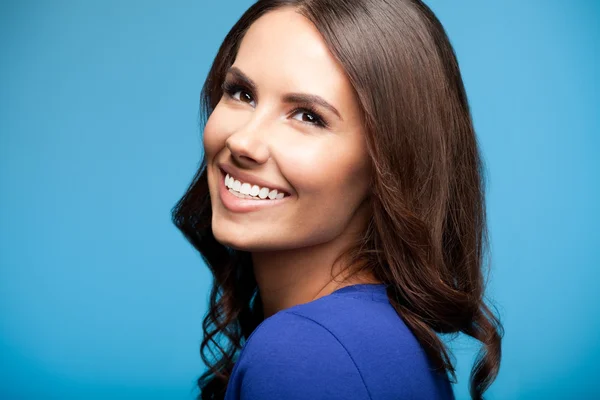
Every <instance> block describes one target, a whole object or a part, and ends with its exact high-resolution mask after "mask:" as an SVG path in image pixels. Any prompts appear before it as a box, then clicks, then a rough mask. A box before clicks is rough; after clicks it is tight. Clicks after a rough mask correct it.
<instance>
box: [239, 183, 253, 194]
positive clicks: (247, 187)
mask: <svg viewBox="0 0 600 400" xmlns="http://www.w3.org/2000/svg"><path fill="white" fill-rule="evenodd" d="M251 189H252V187H251V186H250V184H249V183H243V184H242V187H241V188H240V193H243V194H250V190H251Z"/></svg>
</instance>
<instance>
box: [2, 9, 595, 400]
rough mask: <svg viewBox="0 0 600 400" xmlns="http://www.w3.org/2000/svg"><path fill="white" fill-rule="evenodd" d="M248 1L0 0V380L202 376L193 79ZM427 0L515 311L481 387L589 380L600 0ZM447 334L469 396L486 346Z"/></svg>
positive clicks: (9, 385)
mask: <svg viewBox="0 0 600 400" xmlns="http://www.w3.org/2000/svg"><path fill="white" fill-rule="evenodd" d="M216 3H219V4H216ZM250 3H251V2H250V1H227V2H205V1H201V0H195V1H175V2H173V1H166V0H165V1H162V2H159V1H137V0H136V1H134V0H128V1H117V0H110V1H108V0H107V1H102V2H91V1H58V0H57V1H37V2H35V1H12V2H11V1H3V2H1V3H0V46H1V49H2V56H1V58H0V398H3V399H4V398H7V399H10V398H24V399H40V398H61V399H71V398H72V399H75V398H86V399H106V398H115V399H116V398H169V399H175V398H179V399H191V398H192V397H193V395H194V394H195V392H194V390H193V388H194V383H195V382H194V381H195V379H196V378H197V377H198V375H199V374H200V373H201V372H202V371H203V365H202V364H201V362H200V358H199V355H198V348H199V343H200V340H201V320H202V317H203V315H204V313H205V312H206V304H207V298H208V290H209V287H210V279H211V277H210V274H209V273H208V271H207V269H206V268H205V266H204V265H203V263H202V261H201V259H200V257H199V256H198V255H197V254H196V253H195V252H194V250H193V249H192V247H191V246H190V245H189V244H187V242H186V241H185V240H184V238H183V237H182V236H181V235H180V233H179V232H178V231H177V230H176V229H175V227H174V226H173V225H172V224H171V222H170V209H171V207H172V206H173V205H174V204H175V202H176V201H177V200H178V198H179V197H180V196H181V195H182V193H183V191H184V190H185V187H186V186H187V184H188V183H189V182H190V180H191V178H192V175H193V173H194V172H195V169H196V168H197V166H198V162H199V160H200V156H201V142H200V133H201V127H199V126H198V98H199V91H200V88H201V85H202V83H203V80H204V78H205V76H206V74H207V72H208V68H209V66H210V62H211V60H212V58H213V57H214V55H215V54H216V51H217V48H218V46H219V44H220V42H221V41H222V39H223V38H224V36H225V34H226V32H227V31H228V30H229V28H230V27H231V26H232V25H233V23H234V22H235V21H236V20H237V18H238V17H239V16H240V15H241V14H242V12H243V11H244V10H245V9H246V8H247V7H248V6H249V5H250ZM485 3H487V4H485ZM428 4H430V6H431V7H432V8H433V10H434V11H435V12H436V13H437V15H438V17H439V18H440V19H441V21H442V23H443V24H444V25H445V27H446V29H447V31H448V33H449V36H450V38H451V40H452V43H453V44H454V46H455V49H456V51H457V54H458V58H459V62H460V65H461V68H462V71H463V75H464V80H465V84H466V87H467V92H468V95H469V98H470V101H471V107H472V111H473V117H474V121H475V126H476V129H477V131H478V134H479V138H480V141H481V145H482V150H483V153H484V157H485V160H486V162H487V168H488V196H489V197H488V212H489V223H490V231H491V245H492V248H491V250H492V263H493V265H492V266H493V272H492V275H491V279H492V280H491V284H490V292H489V294H490V296H491V297H492V298H493V299H494V300H495V301H496V303H497V304H498V306H499V311H500V315H501V317H502V320H503V322H504V324H505V329H506V336H505V341H504V358H503V362H502V367H501V371H500V375H499V377H498V380H497V381H496V383H495V384H494V385H493V386H492V389H491V390H490V392H489V394H490V396H489V398H490V399H540V398H544V399H561V398H573V399H575V398H577V399H591V398H598V397H600V383H599V382H600V372H599V371H600V369H599V368H598V367H597V364H596V363H597V358H598V357H599V356H600V341H599V340H598V332H599V331H600V311H599V306H600V295H599V294H598V292H599V284H598V282H599V280H600V272H599V270H600V251H599V245H600V243H599V242H600V240H599V239H600V235H599V234H598V233H597V228H598V223H599V222H600V218H599V211H598V204H599V203H600V195H599V186H600V179H599V177H598V175H599V172H600V162H599V159H598V157H597V153H598V150H599V144H600V140H599V136H598V135H599V133H600V118H599V115H598V111H599V110H600V65H599V57H600V46H599V44H598V43H599V41H598V40H599V39H600V28H599V25H598V20H599V19H600V3H598V2H596V1H583V0H579V1H577V0H571V1H568V2H565V1H558V0H555V1H550V0H543V1H542V0H537V1H535V0H503V1H502V2H482V1H480V0H456V1H452V2H448V1H444V0H430V1H429V2H428ZM453 348H454V349H455V354H456V358H457V363H458V376H459V383H458V384H457V385H456V386H455V391H456V394H457V396H458V398H459V399H464V398H467V394H468V392H467V379H468V374H469V371H470V368H471V365H472V361H473V356H474V354H475V350H476V349H477V347H476V345H475V343H473V342H472V341H469V340H459V341H457V342H456V343H454V344H453Z"/></svg>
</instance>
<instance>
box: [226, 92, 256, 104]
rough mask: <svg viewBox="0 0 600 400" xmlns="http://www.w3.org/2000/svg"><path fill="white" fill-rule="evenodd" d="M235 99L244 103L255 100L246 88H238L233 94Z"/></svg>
mask: <svg viewBox="0 0 600 400" xmlns="http://www.w3.org/2000/svg"><path fill="white" fill-rule="evenodd" d="M231 97H233V98H234V99H235V100H238V101H241V102H243V103H248V104H250V103H252V102H253V101H254V100H253V99H252V95H251V94H250V93H248V92H246V91H245V90H237V91H236V92H235V93H233V94H232V95H231Z"/></svg>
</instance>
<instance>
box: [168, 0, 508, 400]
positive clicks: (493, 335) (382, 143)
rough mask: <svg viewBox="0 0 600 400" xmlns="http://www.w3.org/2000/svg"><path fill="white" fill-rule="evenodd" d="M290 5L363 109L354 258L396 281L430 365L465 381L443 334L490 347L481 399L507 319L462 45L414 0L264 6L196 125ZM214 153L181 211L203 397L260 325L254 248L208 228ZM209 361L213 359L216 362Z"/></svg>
mask: <svg viewBox="0 0 600 400" xmlns="http://www.w3.org/2000/svg"><path fill="white" fill-rule="evenodd" d="M286 5H287V6H293V7H295V9H296V10H297V12H299V13H300V14H302V15H304V16H305V17H306V18H308V19H309V20H310V21H312V23H313V24H314V25H315V26H316V28H317V29H318V30H319V32H320V33H321V35H322V36H323V38H324V40H325V42H326V43H327V45H328V47H329V49H330V51H331V53H332V54H333V56H334V57H335V58H336V59H337V61H338V62H339V63H340V64H341V65H342V67H343V68H344V70H345V72H346V74H347V76H348V78H349V80H350V82H351V84H352V85H353V87H354V89H355V91H356V93H357V95H358V101H359V103H360V106H361V108H362V112H363V113H364V121H365V133H366V142H367V147H368V153H369V155H370V159H371V162H372V167H373V191H372V196H371V200H370V201H371V209H372V216H371V219H370V223H369V224H368V227H367V229H366V230H365V232H364V236H363V237H362V240H361V241H360V242H358V243H356V245H355V246H354V247H353V248H352V249H351V251H350V252H349V253H348V255H349V256H350V258H349V259H350V260H352V262H351V263H350V264H352V265H360V266H361V267H360V268H359V269H357V271H356V273H358V272H360V271H365V270H368V271H370V272H372V273H373V274H374V276H375V277H377V278H378V279H379V280H380V281H381V282H383V283H386V284H388V289H387V294H388V298H389V300H390V303H391V304H392V306H393V307H394V308H395V310H396V311H397V313H398V315H399V316H400V317H401V318H402V319H403V320H404V321H405V323H406V324H407V326H408V327H409V328H410V329H411V331H412V332H413V333H414V335H415V336H416V338H417V339H418V340H419V342H420V343H421V345H422V346H423V348H424V350H425V351H426V353H427V355H428V357H429V358H430V359H431V360H432V362H433V365H434V366H435V367H436V368H437V369H438V370H440V371H446V372H447V373H448V374H449V375H451V377H452V381H453V382H456V374H455V369H454V366H453V362H452V359H451V352H450V351H449V350H448V349H447V348H446V345H445V344H444V342H443V341H442V340H441V339H440V337H439V335H438V334H452V335H458V334H459V333H461V332H462V333H465V334H466V335H468V336H470V337H473V338H475V339H477V340H478V341H480V342H481V343H482V347H481V349H480V351H479V353H478V355H477V358H476V360H475V364H474V366H473V368H472V371H471V375H470V381H469V385H470V393H471V396H472V398H473V399H481V398H482V394H483V392H484V391H485V390H486V389H487V388H488V387H489V385H490V384H491V383H492V382H493V381H494V379H495V378H496V376H497V374H498V370H499V367H500V356H501V338H502V336H503V327H502V325H501V323H500V320H499V319H498V317H497V316H496V315H495V314H494V313H492V311H491V310H490V308H489V307H488V305H486V299H485V286H486V282H487V276H484V271H485V270H488V271H489V265H488V264H489V263H488V257H487V255H488V251H487V250H488V236H487V224H486V211H485V187H484V186H485V179H484V172H485V171H484V166H483V162H482V159H481V157H480V152H479V148H478V144H477V139H476V136H475V131H474V128H473V123H472V119H471V114H470V110H469V105H468V102H467V96H466V93H465V89H464V85H463V81H462V78H461V75H460V70H459V67H458V63H457V60H456V56H455V53H454V50H453V48H452V46H451V44H450V42H449V39H448V37H447V35H446V32H445V30H444V28H443V27H442V25H441V23H440V22H439V20H438V19H437V18H436V17H435V15H434V14H433V12H432V11H431V10H430V9H429V8H428V7H427V6H426V5H425V4H423V3H422V2H421V1H419V0H356V1H347V0H260V1H258V2H257V3H255V4H254V5H252V6H251V7H250V9H248V10H247V11H246V13H244V14H243V15H242V17H241V18H240V19H239V21H238V22H237V23H236V24H235V25H234V26H233V28H232V29H231V31H230V32H229V33H228V34H227V36H226V38H225V40H224V42H223V43H222V45H221V47H220V49H219V51H218V54H217V56H216V58H215V60H214V62H213V65H212V67H211V70H210V72H209V74H208V77H207V79H206V82H205V84H204V87H203V89H202V94H201V107H202V109H201V116H202V120H201V123H202V124H204V123H205V122H206V118H207V117H208V116H210V114H211V112H212V110H213V109H214V108H215V106H216V105H217V103H218V102H219V100H220V98H221V95H222V90H221V84H222V82H223V80H224V77H225V74H226V71H227V69H228V68H229V66H231V65H232V64H233V61H234V60H235V57H236V54H237V50H238V47H239V44H240V42H241V40H242V37H243V36H244V34H245V32H246V31H247V29H248V28H249V26H250V25H251V24H252V23H253V22H254V21H255V20H256V19H258V18H259V17H260V16H262V15H264V14H265V13H266V12H268V11H270V10H273V9H275V8H278V7H282V6H286ZM211 214H212V213H211V204H210V197H209V191H208V182H207V176H206V160H205V159H203V161H202V163H201V165H200V168H199V170H198V171H197V173H196V175H195V176H194V179H193V181H192V183H191V184H190V186H189V188H188V189H187V191H186V193H185V194H184V196H183V197H182V198H181V200H179V202H178V203H177V204H176V205H175V207H174V208H173V210H172V217H173V222H174V223H175V225H176V226H177V227H178V228H179V229H180V230H181V231H182V232H183V234H184V235H185V237H186V238H187V239H188V240H189V241H190V243H191V244H192V245H193V246H194V247H195V248H196V249H197V250H198V251H199V252H200V254H201V255H202V257H203V259H204V261H205V262H206V265H207V266H208V267H209V268H210V270H211V271H212V274H213V277H214V282H213V286H212V290H211V293H210V309H209V311H208V313H207V315H206V317H205V318H204V321H203V330H204V338H203V340H202V344H201V348H200V354H201V357H202V359H203V361H204V363H205V364H206V365H207V366H208V370H207V371H206V372H205V373H204V374H203V375H202V376H201V377H200V378H199V379H198V387H199V388H200V391H201V393H200V395H199V396H198V398H199V399H222V398H223V397H224V394H225V390H226V387H227V383H228V381H229V377H230V375H231V371H232V368H233V365H234V363H235V361H236V357H237V356H238V355H239V351H240V349H241V348H242V346H243V344H244V343H245V340H246V339H247V338H248V337H249V335H250V334H251V333H252V331H253V330H254V329H255V328H256V326H257V325H258V324H260V323H261V322H262V320H263V319H264V316H263V314H262V304H261V300H260V294H259V293H258V290H257V284H256V280H255V278H254V275H253V271H252V263H251V258H250V256H249V253H247V252H243V251H236V250H232V249H230V248H227V247H225V246H223V245H221V244H220V243H218V242H217V241H216V240H215V238H214V236H213V234H212V229H211ZM209 355H210V356H209Z"/></svg>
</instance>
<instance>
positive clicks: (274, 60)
mask: <svg viewBox="0 0 600 400" xmlns="http://www.w3.org/2000/svg"><path fill="white" fill-rule="evenodd" d="M234 65H235V66H236V67H238V68H240V69H241V70H242V71H243V72H244V73H246V74H247V75H249V76H250V77H251V78H252V79H253V80H255V81H256V82H257V84H258V86H259V88H260V90H263V89H264V90H266V91H268V90H274V91H300V92H308V93H312V94H317V95H320V96H322V97H324V98H325V99H327V100H331V101H334V102H336V101H337V102H338V103H339V101H340V99H343V96H348V95H350V96H351V95H352V88H351V85H350V82H349V80H348V78H347V76H346V74H345V72H344V70H343V68H342V66H341V65H340V64H339V63H338V62H337V61H336V60H335V59H334V57H333V55H332V54H331V52H330V51H329V49H328V48H327V45H326V44H325V41H324V40H323V38H322V36H321V34H320V33H319V31H318V30H317V29H316V27H315V26H314V25H313V24H312V22H310V21H309V20H308V19H307V18H305V17H304V16H302V15H300V14H298V13H297V12H296V11H295V10H294V9H293V8H291V7H285V8H281V9H276V10H273V11H270V12H268V13H266V14H265V15H263V16H261V17H260V18H259V19H257V20H256V21H255V22H254V23H253V24H252V25H251V26H250V28H249V29H248V31H247V33H246V34H245V36H244V38H243V39H242V42H241V44H240V47H239V51H238V54H237V57H236V60H235V62H234Z"/></svg>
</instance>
